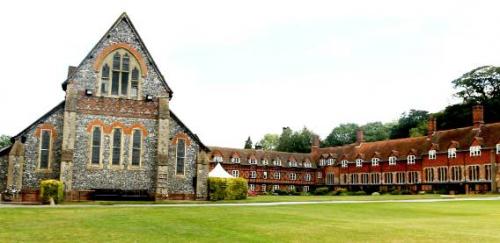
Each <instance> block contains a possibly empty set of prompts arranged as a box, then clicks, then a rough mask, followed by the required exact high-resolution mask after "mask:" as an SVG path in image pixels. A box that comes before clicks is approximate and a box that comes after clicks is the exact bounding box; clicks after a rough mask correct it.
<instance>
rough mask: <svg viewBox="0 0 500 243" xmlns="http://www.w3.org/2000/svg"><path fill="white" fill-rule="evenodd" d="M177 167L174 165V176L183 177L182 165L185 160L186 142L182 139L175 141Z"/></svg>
mask: <svg viewBox="0 0 500 243" xmlns="http://www.w3.org/2000/svg"><path fill="white" fill-rule="evenodd" d="M176 157H177V165H176V174H177V175H184V163H185V160H186V141H185V140H184V139H178V140H177V152H176Z"/></svg>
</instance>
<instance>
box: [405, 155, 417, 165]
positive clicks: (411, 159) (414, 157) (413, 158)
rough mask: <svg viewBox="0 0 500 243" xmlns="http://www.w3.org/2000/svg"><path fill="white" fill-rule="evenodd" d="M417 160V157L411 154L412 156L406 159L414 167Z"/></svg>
mask: <svg viewBox="0 0 500 243" xmlns="http://www.w3.org/2000/svg"><path fill="white" fill-rule="evenodd" d="M416 159H417V158H416V156H415V155H413V154H410V155H408V157H406V160H407V163H408V164H409V165H413V164H415V160H416Z"/></svg>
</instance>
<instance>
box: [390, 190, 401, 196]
mask: <svg viewBox="0 0 500 243" xmlns="http://www.w3.org/2000/svg"><path fill="white" fill-rule="evenodd" d="M391 195H401V191H399V190H394V191H392V192H391Z"/></svg>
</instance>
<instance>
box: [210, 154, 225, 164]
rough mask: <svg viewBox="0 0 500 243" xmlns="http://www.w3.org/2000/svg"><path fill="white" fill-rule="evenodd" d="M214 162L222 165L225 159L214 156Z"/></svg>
mask: <svg viewBox="0 0 500 243" xmlns="http://www.w3.org/2000/svg"><path fill="white" fill-rule="evenodd" d="M213 161H214V162H215V163H222V161H224V159H223V158H222V156H220V155H216V156H214V159H213Z"/></svg>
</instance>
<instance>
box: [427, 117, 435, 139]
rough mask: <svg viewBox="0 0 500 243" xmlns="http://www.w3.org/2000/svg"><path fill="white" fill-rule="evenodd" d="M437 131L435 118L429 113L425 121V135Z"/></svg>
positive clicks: (430, 134)
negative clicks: (427, 119)
mask: <svg viewBox="0 0 500 243" xmlns="http://www.w3.org/2000/svg"><path fill="white" fill-rule="evenodd" d="M436 131H437V123H436V118H435V117H434V116H433V115H431V116H430V117H429V121H427V136H428V137H432V135H433V134H434V133H435V132H436Z"/></svg>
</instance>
